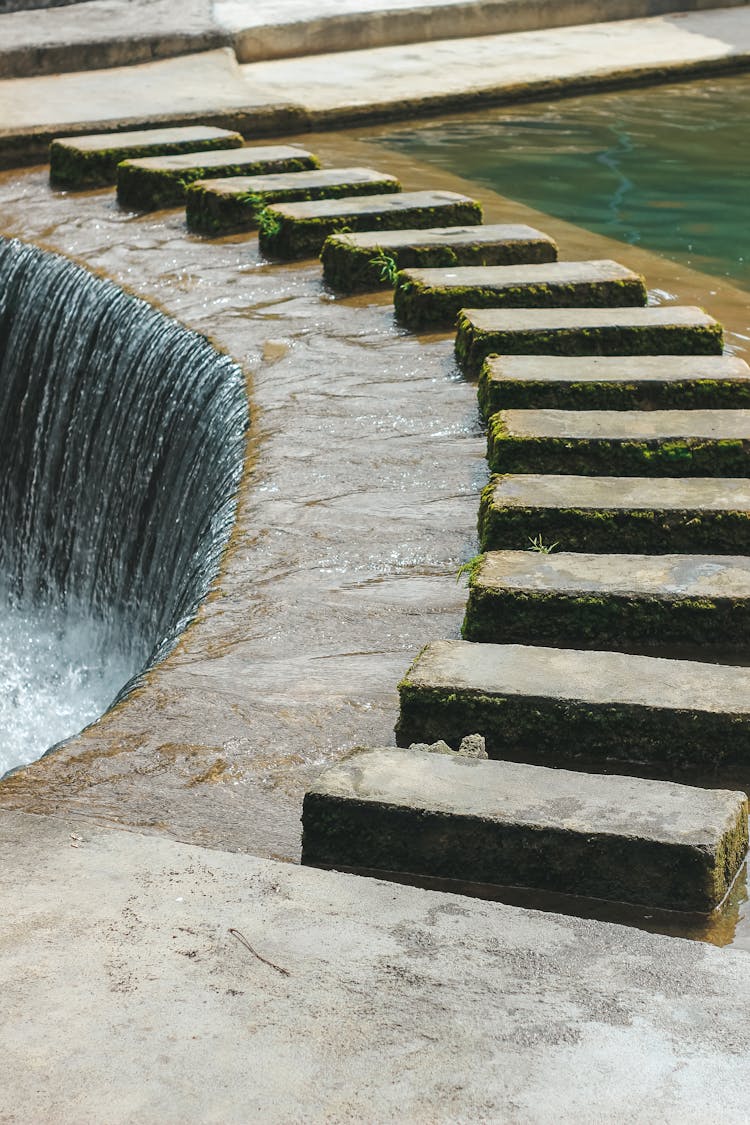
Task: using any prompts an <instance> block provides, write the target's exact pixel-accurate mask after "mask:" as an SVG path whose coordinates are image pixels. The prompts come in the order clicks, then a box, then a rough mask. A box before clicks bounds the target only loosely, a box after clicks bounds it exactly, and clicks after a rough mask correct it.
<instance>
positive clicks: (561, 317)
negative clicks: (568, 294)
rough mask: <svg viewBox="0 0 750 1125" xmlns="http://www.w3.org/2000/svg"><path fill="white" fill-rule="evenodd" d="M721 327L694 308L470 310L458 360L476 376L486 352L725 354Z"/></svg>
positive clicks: (461, 324)
mask: <svg viewBox="0 0 750 1125" xmlns="http://www.w3.org/2000/svg"><path fill="white" fill-rule="evenodd" d="M721 350H722V328H721V325H720V324H719V323H718V322H717V321H715V320H714V319H713V317H711V316H708V315H707V313H705V312H703V310H702V309H698V308H691V307H690V306H679V305H664V306H659V307H656V308H647V309H470V308H465V309H463V310H462V311H461V313H460V315H459V317H458V326H457V332H456V359H457V361H458V364H459V366H460V367H461V369H462V371H463V372H464V374H465V375H467V376H470V377H476V376H477V375H478V374H479V372H480V370H481V367H482V364H483V363H484V361H485V359H486V358H487V356H488V355H497V354H511V355H534V354H538V355H576V356H592V355H614V354H617V355H660V354H661V353H662V352H664V353H667V354H671V355H721Z"/></svg>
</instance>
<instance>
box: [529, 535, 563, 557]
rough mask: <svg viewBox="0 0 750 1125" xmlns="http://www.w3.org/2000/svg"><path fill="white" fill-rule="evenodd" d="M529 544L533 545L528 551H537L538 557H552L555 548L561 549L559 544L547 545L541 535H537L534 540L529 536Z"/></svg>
mask: <svg viewBox="0 0 750 1125" xmlns="http://www.w3.org/2000/svg"><path fill="white" fill-rule="evenodd" d="M529 543H530V544H531V545H530V546H529V547H527V548H526V550H527V551H536V553H537V554H538V555H551V554H552V552H553V551H554V549H555V547H559V546H560V544H559V543H545V542H544V540H543V539H542V537H541V535H535V536H534V538H533V539H532V538H531V536H529Z"/></svg>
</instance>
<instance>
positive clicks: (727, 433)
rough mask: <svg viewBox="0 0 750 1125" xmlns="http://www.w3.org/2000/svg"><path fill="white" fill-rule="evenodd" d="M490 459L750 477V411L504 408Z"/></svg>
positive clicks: (500, 464) (497, 417)
mask: <svg viewBox="0 0 750 1125" xmlns="http://www.w3.org/2000/svg"><path fill="white" fill-rule="evenodd" d="M487 460H488V461H489V464H490V469H492V471H493V472H496V473H529V472H531V473H536V472H544V473H565V472H567V473H581V474H591V475H598V474H602V473H603V474H609V475H613V474H618V475H621V476H629V477H639V476H640V477H722V476H724V477H742V476H750V411H748V410H501V411H498V413H497V414H493V415H492V417H491V418H490V421H489V425H488V427H487Z"/></svg>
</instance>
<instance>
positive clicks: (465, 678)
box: [396, 641, 750, 776]
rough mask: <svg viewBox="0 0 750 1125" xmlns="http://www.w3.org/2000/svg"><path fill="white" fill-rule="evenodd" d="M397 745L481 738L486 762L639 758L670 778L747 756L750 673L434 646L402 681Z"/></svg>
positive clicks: (681, 663) (537, 650) (613, 655)
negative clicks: (470, 733)
mask: <svg viewBox="0 0 750 1125" xmlns="http://www.w3.org/2000/svg"><path fill="white" fill-rule="evenodd" d="M399 694H400V698H401V710H400V716H399V720H398V725H397V727H396V736H397V740H398V742H399V744H400V745H404V746H408V745H410V743H412V742H415V741H418V740H423V741H430V740H431V739H432V738H433V737H435V735H436V733H437V732H438V731H439V732H440V736H441V737H442V738H444V739H445V741H446V742H448V743H449V744H450V745H453V746H457V745H458V744H459V742H460V740H461V738H463V736H464V734H465V733H466V731H467V730H472V731H479V732H480V733H481V734H483V735H484V737H485V739H486V741H487V752H488V754H489V755H490V757H491V758H502V759H506V758H513V759H520V760H522V761H545V762H548V763H549V764H551V765H555V766H567V765H570V764H572V763H573V762H575V761H576V760H577V759H584V760H585V761H586V762H587V763H596V765H597V768H598V767H599V765H600V764H601V765H602V766H603V765H605V763H610V762H614V763H617V762H620V763H636V764H637V765H638V766H639V767H645V766H647V767H648V768H649V769H653V770H655V771H658V772H659V773H661V774H666V775H667V776H670V775H674V774H675V773H677V772H679V771H682V770H687V769H702V770H706V769H708V768H710V769H713V768H714V767H718V766H720V765H721V763H722V762H725V761H726V762H732V763H739V762H742V763H743V764H745V765H747V763H748V761H750V669H748V668H736V667H732V666H729V665H725V664H703V663H698V662H693V661H689V660H664V659H660V658H657V657H651V656H630V655H627V654H625V653H621V652H598V651H590V652H582V651H579V650H575V649H560V648H545V647H542V646H534V647H530V646H525V645H495V644H478V643H473V642H469V641H433V642H432V643H431V644H429V645H427V647H426V648H424V649H423V650H422V652H421V653H420V654H419V656H418V657H417V659H416V660H415V662H414V664H413V665H412V666H411V668H410V669H409V671H408V672H407V674H406V676H405V677H404V679H403V680H402V682H401V684H400V685H399Z"/></svg>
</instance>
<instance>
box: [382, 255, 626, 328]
mask: <svg viewBox="0 0 750 1125" xmlns="http://www.w3.org/2000/svg"><path fill="white" fill-rule="evenodd" d="M647 299H648V294H647V292H646V284H645V282H644V280H643V278H642V277H640V276H639V275H638V274H637V273H634V272H633V270H629V269H627V268H626V267H625V266H621V265H620V263H619V262H613V261H609V260H601V261H589V262H551V263H549V264H546V265H536V264H534V265H513V266H461V267H456V268H454V267H448V268H447V269H446V268H442V269H408V270H404V271H403V272H402V273H401V274H400V276H399V277H398V279H397V282H396V289H395V292H394V294H393V304H394V308H395V310H396V319H397V320H398V321H399V322H400V323H401V324H405V325H406V326H407V327H408V328H415V329H418V328H429V327H436V328H437V327H440V328H452V327H453V325H454V324H455V323H456V317H457V316H458V313H459V311H460V310H461V309H463V308H467V307H468V308H472V309H492V308H550V307H586V306H588V307H597V306H602V305H603V306H612V305H630V306H632V305H645V304H646V301H647Z"/></svg>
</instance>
